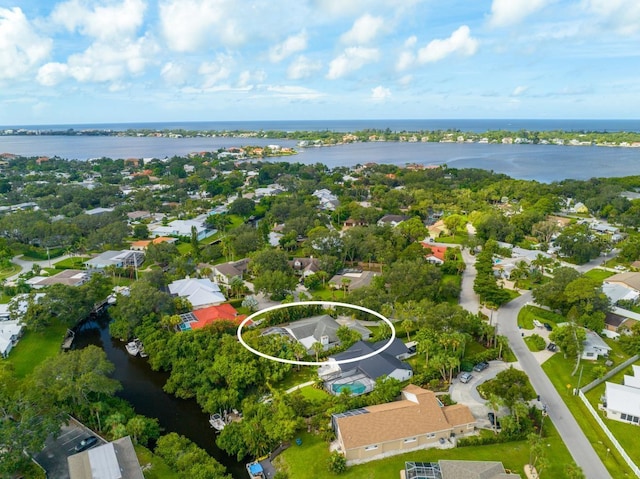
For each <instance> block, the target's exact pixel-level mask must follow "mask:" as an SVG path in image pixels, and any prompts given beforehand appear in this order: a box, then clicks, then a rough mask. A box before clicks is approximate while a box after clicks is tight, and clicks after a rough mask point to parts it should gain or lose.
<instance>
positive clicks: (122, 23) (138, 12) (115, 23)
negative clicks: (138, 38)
mask: <svg viewBox="0 0 640 479" xmlns="http://www.w3.org/2000/svg"><path fill="white" fill-rule="evenodd" d="M86 3H87V2H83V1H81V0H69V1H67V2H64V3H60V4H58V5H56V7H55V9H54V10H53V13H52V14H51V19H52V20H53V21H54V22H55V23H58V24H60V25H63V26H64V27H65V28H67V30H69V31H75V30H78V31H79V32H80V33H81V34H83V35H87V36H90V37H93V38H96V39H99V40H103V41H107V40H118V39H121V38H122V37H131V36H133V35H135V33H136V31H137V30H138V28H140V26H141V25H142V23H143V21H144V12H145V10H146V4H145V2H144V0H123V1H122V2H120V3H112V4H110V5H95V6H93V7H90V6H87V4H86Z"/></svg>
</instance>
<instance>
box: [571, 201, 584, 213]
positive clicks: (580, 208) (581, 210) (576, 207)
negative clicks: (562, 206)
mask: <svg viewBox="0 0 640 479" xmlns="http://www.w3.org/2000/svg"><path fill="white" fill-rule="evenodd" d="M570 211H572V212H573V213H581V214H584V213H588V212H589V208H587V207H586V206H585V204H584V203H582V202H580V201H578V202H577V203H576V204H575V205H573V207H572V208H571V209H570Z"/></svg>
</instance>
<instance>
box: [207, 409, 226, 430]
mask: <svg viewBox="0 0 640 479" xmlns="http://www.w3.org/2000/svg"><path fill="white" fill-rule="evenodd" d="M209 424H211V427H212V428H214V429H215V430H216V431H218V432H220V431H222V430H223V429H224V426H225V423H224V420H223V419H222V416H221V415H220V414H218V413H215V414H212V415H211V416H209Z"/></svg>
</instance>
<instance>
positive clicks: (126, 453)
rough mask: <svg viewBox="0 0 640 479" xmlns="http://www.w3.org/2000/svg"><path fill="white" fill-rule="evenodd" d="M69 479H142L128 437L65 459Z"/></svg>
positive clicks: (140, 470) (138, 464) (140, 469)
mask: <svg viewBox="0 0 640 479" xmlns="http://www.w3.org/2000/svg"><path fill="white" fill-rule="evenodd" d="M67 464H68V465H69V477H70V479H124V478H126V479H144V475H143V474H142V468H141V467H140V463H139V462H138V457H137V456H136V451H135V449H134V448H133V443H132V442H131V437H130V436H125V437H122V438H120V439H116V440H115V441H112V442H109V443H107V444H103V445H102V446H98V447H94V448H93V449H89V450H88V451H83V452H79V453H77V454H73V455H71V456H69V457H68V458H67Z"/></svg>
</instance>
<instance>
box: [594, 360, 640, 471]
mask: <svg viewBox="0 0 640 479" xmlns="http://www.w3.org/2000/svg"><path fill="white" fill-rule="evenodd" d="M625 374H631V375H633V372H632V370H631V366H629V367H628V368H626V369H623V370H622V371H620V372H619V373H617V374H616V375H614V376H613V377H611V378H609V379H608V381H609V382H611V383H615V384H622V383H623V382H624V375H625ZM605 387H606V386H605V383H602V384H599V385H598V386H596V387H595V388H593V389H592V390H591V391H589V392H588V393H587V394H586V396H587V399H588V400H589V402H590V403H591V405H592V406H593V407H594V408H595V409H596V410H598V403H600V398H601V397H602V396H603V395H604V392H605ZM600 417H601V418H602V420H603V421H604V422H605V424H606V425H607V427H608V428H609V430H610V431H611V432H612V433H613V434H614V436H615V437H616V438H617V439H618V441H619V442H620V444H621V445H622V447H623V448H624V450H625V451H627V454H629V456H630V457H631V459H632V460H633V461H634V462H635V463H636V464H640V441H638V440H637V434H638V426H634V425H632V424H626V423H623V422H620V421H613V420H609V419H607V418H606V415H605V414H604V413H601V416H600Z"/></svg>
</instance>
